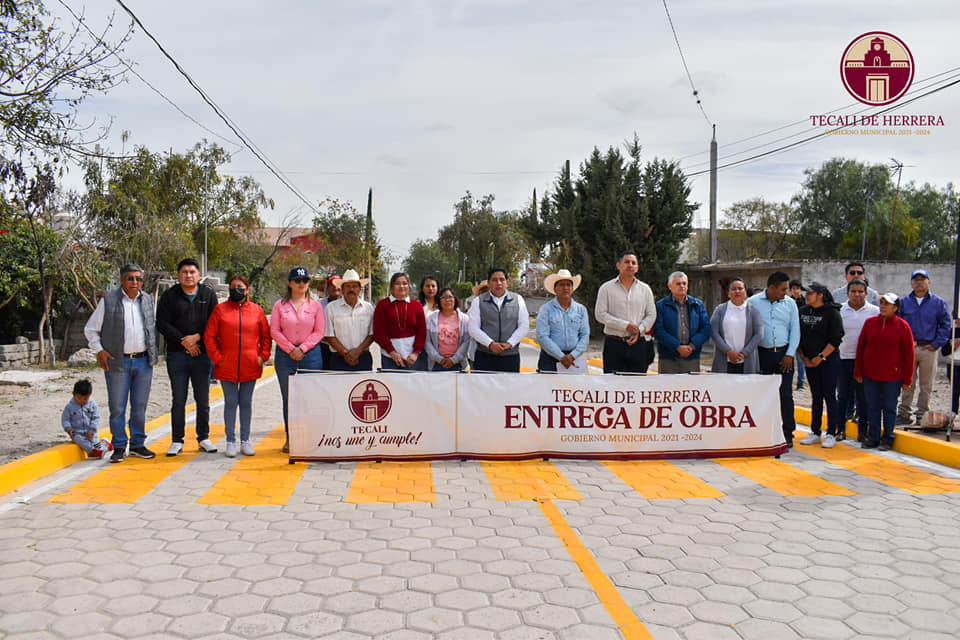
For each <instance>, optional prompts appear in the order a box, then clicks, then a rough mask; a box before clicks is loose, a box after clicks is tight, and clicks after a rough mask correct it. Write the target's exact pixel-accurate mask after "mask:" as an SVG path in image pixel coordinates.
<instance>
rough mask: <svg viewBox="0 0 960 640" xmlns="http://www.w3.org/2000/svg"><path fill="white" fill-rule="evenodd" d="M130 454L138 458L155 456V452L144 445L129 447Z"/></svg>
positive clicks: (148, 458) (146, 458) (147, 458)
mask: <svg viewBox="0 0 960 640" xmlns="http://www.w3.org/2000/svg"><path fill="white" fill-rule="evenodd" d="M130 455H132V456H136V457H138V458H144V459H145V460H150V459H151V458H156V457H157V454H155V453H154V452H153V451H150V449H147V448H146V447H130Z"/></svg>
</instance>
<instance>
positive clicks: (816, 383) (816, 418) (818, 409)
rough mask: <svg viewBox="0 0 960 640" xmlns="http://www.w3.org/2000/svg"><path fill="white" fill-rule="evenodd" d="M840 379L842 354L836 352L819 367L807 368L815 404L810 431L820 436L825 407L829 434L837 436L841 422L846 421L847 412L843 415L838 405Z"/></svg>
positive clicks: (812, 409)
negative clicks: (824, 408) (824, 407)
mask: <svg viewBox="0 0 960 640" xmlns="http://www.w3.org/2000/svg"><path fill="white" fill-rule="evenodd" d="M839 379H840V354H839V353H837V352H836V351H834V352H833V353H831V354H830V355H829V356H828V357H827V359H826V360H824V361H823V362H821V363H820V365H819V366H817V367H807V380H808V381H809V382H810V395H811V396H813V404H812V406H811V411H810V429H811V430H812V431H813V432H814V433H815V434H817V435H820V423H821V422H823V405H824V404H826V405H827V433H828V434H829V435H831V436H835V435H837V429H839V428H840V424H841V420H846V412H844V413H843V414H841V412H840V407H839V405H838V404H837V383H838V381H839Z"/></svg>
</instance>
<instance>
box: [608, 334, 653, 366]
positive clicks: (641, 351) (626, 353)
mask: <svg viewBox="0 0 960 640" xmlns="http://www.w3.org/2000/svg"><path fill="white" fill-rule="evenodd" d="M651 361H652V359H651V358H650V357H649V350H648V348H647V341H646V340H644V339H643V338H640V339H639V340H637V341H636V342H635V343H634V344H627V343H626V342H624V341H623V340H621V339H619V338H615V337H613V336H606V337H605V338H604V339H603V372H604V373H616V372H618V371H625V372H628V373H646V372H647V368H648V367H649V366H650V362H651Z"/></svg>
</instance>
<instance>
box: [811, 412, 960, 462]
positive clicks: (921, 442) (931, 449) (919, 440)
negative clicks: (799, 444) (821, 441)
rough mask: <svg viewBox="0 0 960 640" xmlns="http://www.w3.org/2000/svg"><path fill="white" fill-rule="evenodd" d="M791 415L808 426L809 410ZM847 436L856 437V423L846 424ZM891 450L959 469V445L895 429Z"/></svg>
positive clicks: (849, 422)
mask: <svg viewBox="0 0 960 640" xmlns="http://www.w3.org/2000/svg"><path fill="white" fill-rule="evenodd" d="M793 414H794V417H795V419H796V421H797V422H798V423H800V424H804V425H809V424H810V409H807V408H806V407H796V408H794V411H793ZM847 435H848V436H850V437H853V438H856V437H857V423H856V422H852V421H848V422H847ZM893 450H894V451H899V452H900V453H905V454H907V455H908V456H914V457H916V458H922V459H923V460H929V461H930V462H937V463H939V464H942V465H946V466H948V467H956V468H960V445H958V444H955V443H953V442H945V441H943V440H937V439H935V438H928V437H927V436H923V435H920V434H918V433H910V432H907V431H901V430H899V429H897V430H896V437H895V438H894V439H893Z"/></svg>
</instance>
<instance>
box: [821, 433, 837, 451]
mask: <svg viewBox="0 0 960 640" xmlns="http://www.w3.org/2000/svg"><path fill="white" fill-rule="evenodd" d="M821 446H822V447H823V448H824V449H833V448H834V447H835V446H837V439H836V438H834V437H833V436H832V435H830V434H829V433H828V434H827V435H825V436H823V444H822V445H821Z"/></svg>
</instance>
